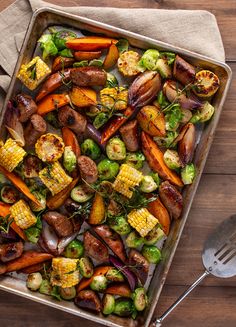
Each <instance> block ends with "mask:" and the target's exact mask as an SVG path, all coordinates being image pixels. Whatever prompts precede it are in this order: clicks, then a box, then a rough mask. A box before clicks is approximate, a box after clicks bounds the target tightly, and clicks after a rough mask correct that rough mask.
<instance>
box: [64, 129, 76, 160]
mask: <svg viewBox="0 0 236 327" xmlns="http://www.w3.org/2000/svg"><path fill="white" fill-rule="evenodd" d="M62 138H63V142H64V143H65V146H71V148H72V150H73V152H74V154H75V155H76V158H78V157H79V156H80V146H79V142H78V140H77V137H76V136H75V134H74V133H73V132H72V131H71V130H70V129H69V128H68V127H63V128H62Z"/></svg>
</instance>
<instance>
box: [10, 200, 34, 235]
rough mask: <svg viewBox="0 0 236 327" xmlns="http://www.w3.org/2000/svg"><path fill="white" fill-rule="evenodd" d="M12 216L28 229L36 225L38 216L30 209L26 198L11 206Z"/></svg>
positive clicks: (17, 222)
mask: <svg viewBox="0 0 236 327" xmlns="http://www.w3.org/2000/svg"><path fill="white" fill-rule="evenodd" d="M10 213H11V216H12V217H13V218H14V220H15V223H16V224H17V226H19V227H20V228H22V229H27V228H29V227H31V226H32V225H34V224H35V223H36V221H37V218H36V217H35V215H34V214H33V212H32V211H31V210H30V207H29V206H28V204H27V203H26V202H25V201H24V200H19V201H18V202H16V203H15V204H13V205H12V206H11V207H10Z"/></svg>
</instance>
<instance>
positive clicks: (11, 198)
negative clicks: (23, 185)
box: [1, 185, 19, 204]
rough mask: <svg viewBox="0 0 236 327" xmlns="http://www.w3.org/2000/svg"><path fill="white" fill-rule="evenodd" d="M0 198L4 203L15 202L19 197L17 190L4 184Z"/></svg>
mask: <svg viewBox="0 0 236 327" xmlns="http://www.w3.org/2000/svg"><path fill="white" fill-rule="evenodd" d="M1 199H2V201H3V202H5V203H10V204H12V203H15V202H16V201H17V200H18V199H19V193H18V191H17V190H16V189H15V188H14V187H12V186H9V185H5V186H3V187H2V188H1Z"/></svg>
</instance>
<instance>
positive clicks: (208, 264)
mask: <svg viewBox="0 0 236 327" xmlns="http://www.w3.org/2000/svg"><path fill="white" fill-rule="evenodd" d="M202 262H203V265H204V266H205V269H206V270H205V272H204V273H203V274H202V275H201V276H200V277H199V278H198V279H197V280H196V281H195V282H194V283H193V284H192V285H191V286H190V287H189V288H188V289H187V290H186V291H185V292H184V293H183V294H182V295H181V296H180V297H179V298H178V299H177V300H176V301H175V303H173V304H172V306H171V307H170V308H169V309H168V310H167V311H166V312H165V313H164V314H163V315H162V316H161V317H160V318H158V319H155V320H154V321H153V323H152V326H153V327H160V326H161V324H162V322H163V320H164V319H165V318H166V317H167V316H168V315H169V314H170V313H171V312H172V311H173V310H174V309H175V308H176V307H177V305H178V304H179V303H180V302H182V301H183V300H184V299H185V298H186V297H187V296H188V294H189V293H190V292H192V290H193V289H194V288H195V287H196V286H197V285H198V284H200V282H201V281H202V280H203V279H204V278H205V277H206V276H208V275H210V274H211V275H213V276H215V277H220V278H228V277H233V276H235V275H236V215H233V216H231V217H229V218H228V219H226V220H225V221H224V222H223V223H221V224H220V225H219V226H218V227H217V228H216V230H215V231H214V232H213V233H212V234H211V235H210V236H209V237H208V239H207V240H206V242H205V244H204V249H203V252H202Z"/></svg>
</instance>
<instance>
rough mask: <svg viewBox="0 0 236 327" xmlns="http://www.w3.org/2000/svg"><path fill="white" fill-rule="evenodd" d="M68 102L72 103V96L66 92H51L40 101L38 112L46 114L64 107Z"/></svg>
mask: <svg viewBox="0 0 236 327" xmlns="http://www.w3.org/2000/svg"><path fill="white" fill-rule="evenodd" d="M68 103H70V98H69V95H68V94H66V93H62V94H49V95H47V96H46V97H45V98H44V99H43V100H41V101H40V102H39V103H38V111H37V113H38V114H39V115H46V114H47V113H49V112H50V111H53V110H55V109H57V108H60V107H63V106H65V105H66V104H68Z"/></svg>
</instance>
